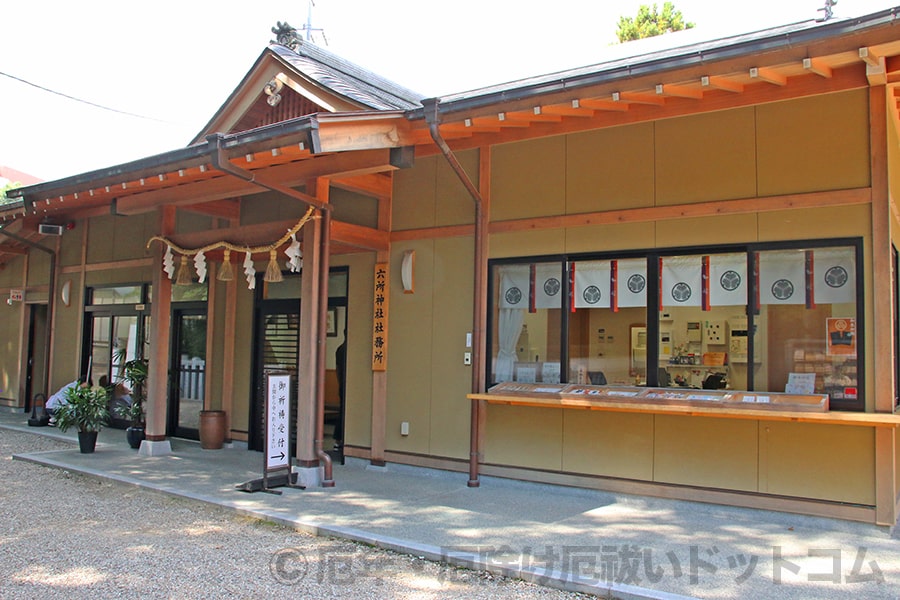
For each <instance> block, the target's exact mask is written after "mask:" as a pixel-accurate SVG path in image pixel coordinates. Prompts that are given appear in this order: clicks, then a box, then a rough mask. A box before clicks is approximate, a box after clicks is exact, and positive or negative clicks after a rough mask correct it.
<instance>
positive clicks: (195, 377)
mask: <svg viewBox="0 0 900 600" xmlns="http://www.w3.org/2000/svg"><path fill="white" fill-rule="evenodd" d="M205 387H206V361H205V360H204V359H202V358H200V357H197V356H195V357H193V358H188V356H187V355H186V354H185V355H182V357H181V365H180V366H179V368H178V388H179V389H180V390H181V398H182V399H183V400H200V401H201V402H202V401H203V396H204V394H203V391H204V389H205Z"/></svg>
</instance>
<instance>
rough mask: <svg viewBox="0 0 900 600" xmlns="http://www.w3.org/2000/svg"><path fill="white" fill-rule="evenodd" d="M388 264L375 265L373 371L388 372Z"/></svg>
mask: <svg viewBox="0 0 900 600" xmlns="http://www.w3.org/2000/svg"><path fill="white" fill-rule="evenodd" d="M389 282H390V279H389V278H388V264H387V263H377V264H376V265H375V290H374V292H375V293H374V295H373V297H372V306H373V312H372V315H373V319H372V370H373V371H385V370H387V335H388V331H387V323H388V295H389V291H390V285H389Z"/></svg>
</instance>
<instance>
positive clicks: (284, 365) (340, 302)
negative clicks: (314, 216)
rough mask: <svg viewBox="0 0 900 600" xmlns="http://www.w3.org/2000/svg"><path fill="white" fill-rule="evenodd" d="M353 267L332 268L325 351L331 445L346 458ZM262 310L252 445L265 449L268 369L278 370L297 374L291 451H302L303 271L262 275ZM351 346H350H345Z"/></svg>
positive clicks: (259, 295)
mask: <svg viewBox="0 0 900 600" xmlns="http://www.w3.org/2000/svg"><path fill="white" fill-rule="evenodd" d="M348 280H349V270H348V269H347V267H336V268H333V269H332V270H331V274H330V277H329V284H328V296H329V298H328V318H327V322H326V332H325V333H326V336H325V352H326V372H325V439H324V443H325V446H324V448H325V450H328V451H332V449H333V448H334V449H335V452H336V453H337V457H338V458H341V454H342V447H337V448H335V436H336V435H339V436H342V431H343V427H344V421H345V413H346V410H345V408H344V406H345V403H344V402H343V401H342V399H341V394H342V392H343V389H345V388H344V384H345V379H346V369H345V368H344V367H345V364H346V363H345V359H344V358H343V357H342V358H341V359H340V366H338V364H337V363H338V357H339V356H342V353H339V352H338V348H339V347H340V346H341V345H342V344H343V342H344V339H345V334H346V331H347V284H348ZM256 289H257V298H256V313H255V318H254V338H253V339H254V352H253V381H252V394H253V399H252V402H251V405H250V427H249V429H250V431H249V435H248V443H247V445H248V447H249V448H250V449H251V450H259V451H262V449H263V441H264V432H265V423H264V422H263V419H264V417H265V385H266V375H267V374H268V373H271V372H274V371H278V372H287V373H290V374H291V398H290V402H291V436H290V440H291V455H292V456H296V444H297V421H296V417H297V391H298V388H299V382H298V379H297V365H298V362H299V357H300V349H301V344H302V343H304V341H303V340H301V339H300V277H299V276H297V275H291V274H285V276H284V281H283V282H281V283H278V284H274V285H270V286H265V285H263V284H262V282H261V281H257V286H256ZM345 348H346V346H345Z"/></svg>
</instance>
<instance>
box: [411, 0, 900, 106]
mask: <svg viewBox="0 0 900 600" xmlns="http://www.w3.org/2000/svg"><path fill="white" fill-rule="evenodd" d="M898 18H900V7H894V8H890V9H886V10H882V11H879V12H877V13H873V14H871V15H866V16H864V17H857V18H852V19H840V20H839V19H835V20H832V21H828V22H827V23H824V24H813V25H812V26H804V25H807V22H804V23H797V24H794V25H793V26H784V27H778V28H772V29H770V30H767V31H768V33H767V31H762V32H758V33H757V34H751V35H750V36H747V35H743V36H734V37H732V38H724V39H721V40H712V41H707V42H702V43H696V44H690V45H687V46H684V47H682V48H676V49H672V50H669V51H662V52H658V53H655V55H654V54H645V55H641V56H635V57H630V58H627V59H620V60H614V61H609V62H608V63H601V64H598V65H594V66H593V67H583V68H578V69H571V70H567V71H563V72H560V73H557V74H555V75H554V76H553V77H552V78H547V79H543V80H538V81H531V82H529V80H520V81H518V82H511V83H510V84H508V85H505V86H496V87H493V88H485V89H483V90H474V91H472V92H471V93H470V94H452V95H449V96H447V97H445V98H443V99H442V109H441V112H442V113H443V114H444V115H447V114H449V113H456V112H461V111H472V110H476V109H479V108H485V107H488V106H492V105H495V104H498V103H506V102H516V101H521V100H528V99H531V98H536V97H540V96H544V95H547V94H554V93H560V92H566V91H571V90H577V89H580V88H584V87H590V86H596V85H600V84H611V83H615V82H618V81H627V80H629V79H634V78H637V77H644V76H648V75H654V74H659V73H663V72H666V71H674V70H677V69H686V68H690V67H697V66H700V65H705V64H709V63H712V62H718V61H723V60H729V59H733V58H740V57H744V56H750V55H755V54H761V53H770V52H774V51H779V50H784V49H788V48H793V47H797V46H805V45H809V44H812V43H816V42H819V41H823V40H826V39H828V38H835V37H840V36H846V35H852V34H857V33H863V32H865V31H867V30H870V29H875V28H878V27H889V26H894V25H896V24H897V20H898ZM809 23H814V22H812V21H810V22H809ZM786 28H787V29H788V31H785V29H786ZM775 32H778V33H775ZM748 37H749V39H748ZM676 51H677V54H673V53H674V52H676ZM588 68H589V69H590V71H589V72H584V71H585V70H586V69H588ZM422 104H423V105H425V102H423V103H422ZM428 111H429V109H428V108H427V107H425V108H423V109H415V110H411V111H409V112H408V113H407V118H408V119H410V120H417V119H421V118H425V119H426V121H427V119H428V116H427V114H428Z"/></svg>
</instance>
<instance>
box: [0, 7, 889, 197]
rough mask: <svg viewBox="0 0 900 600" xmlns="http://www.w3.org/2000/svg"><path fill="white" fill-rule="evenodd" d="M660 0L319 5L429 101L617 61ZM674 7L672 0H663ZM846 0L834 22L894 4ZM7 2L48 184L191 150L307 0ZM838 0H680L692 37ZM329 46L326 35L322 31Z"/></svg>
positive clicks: (25, 133)
mask: <svg viewBox="0 0 900 600" xmlns="http://www.w3.org/2000/svg"><path fill="white" fill-rule="evenodd" d="M648 3H652V0H616V1H615V2H611V1H609V0H557V1H556V2H537V1H535V0H450V1H448V2H436V1H432V0H381V1H375V0H315V7H314V8H313V11H312V16H313V26H314V27H317V28H323V29H324V30H325V36H326V37H327V39H328V45H327V48H328V49H329V50H330V51H332V52H334V53H335V54H338V55H340V56H342V57H344V58H346V59H348V60H351V61H353V62H356V63H357V64H359V65H361V66H364V67H366V68H368V69H369V70H371V71H374V72H376V73H378V74H380V75H382V76H384V77H387V78H388V79H391V80H393V81H396V82H397V83H399V84H401V85H404V86H405V87H408V88H411V89H413V90H416V91H419V92H421V93H422V94H423V97H429V96H436V95H442V94H448V93H453V92H461V91H466V90H469V89H473V88H477V87H481V86H485V85H490V84H495V83H501V82H504V81H510V80H514V79H519V78H523V77H528V76H532V75H539V74H544V73H550V72H554V71H558V70H562V69H567V68H572V67H579V66H584V65H588V64H593V63H597V62H602V61H603V60H604V53H607V54H608V53H609V51H610V50H609V45H610V44H612V43H614V42H615V30H616V23H617V22H618V18H619V17H620V16H622V15H625V16H632V17H633V16H634V15H635V14H636V13H637V8H638V6H639V5H641V4H648ZM657 3H658V4H659V6H660V7H661V6H662V3H663V2H662V0H657ZM894 3H895V2H892V1H890V0H840V1H839V4H838V5H837V6H836V7H835V16H836V17H850V16H859V15H864V14H868V13H872V12H876V11H879V10H882V9H885V8H890V7H891V6H892V5H894ZM4 4H5V6H4V7H3V8H2V10H0V32H2V33H0V72H2V73H5V74H8V75H13V76H15V77H19V78H22V79H25V80H28V81H30V82H32V83H35V84H38V85H41V86H43V87H47V88H50V89H53V90H55V91H58V92H62V93H64V94H67V95H70V96H74V97H77V98H80V99H83V100H87V101H90V102H94V103H97V104H101V105H103V106H108V107H111V108H115V109H117V110H120V111H125V112H129V113H135V114H139V115H144V116H147V117H152V118H153V119H155V120H147V119H140V118H135V117H130V116H125V115H120V114H115V113H113V112H109V111H106V110H101V109H99V108H95V107H92V106H88V105H85V104H81V103H78V102H75V101H72V100H69V99H66V98H62V97H60V96H56V95H53V94H49V93H47V92H44V91H40V90H37V89H35V88H33V87H30V86H28V85H25V84H23V83H20V82H18V81H14V80H12V79H10V78H8V77H4V76H0V165H6V166H9V167H13V168H15V169H18V170H20V171H24V172H26V173H30V174H32V175H35V176H37V177H41V178H43V179H46V180H50V179H57V178H61V177H66V176H69V175H75V174H78V173H82V172H85V171H90V170H93V169H100V168H104V167H109V166H112V165H116V164H119V163H123V162H127V161H130V160H135V159H139V158H143V157H146V156H150V155H153V154H157V153H160V152H164V151H167V150H173V149H176V148H179V147H182V146H184V145H186V144H187V143H188V142H189V141H190V140H191V138H192V137H193V136H194V135H195V134H196V133H197V132H198V131H199V130H200V129H201V128H202V127H203V126H204V125H205V124H206V122H207V121H208V120H209V118H210V117H211V116H212V115H213V114H214V113H215V111H216V110H217V109H218V108H219V107H220V106H221V104H222V102H224V100H225V99H226V98H227V96H228V95H229V94H230V93H231V91H232V90H233V89H234V88H235V86H236V85H237V84H238V83H239V82H240V80H241V78H242V77H243V76H244V74H246V72H247V71H248V70H249V69H250V67H251V66H252V65H253V63H254V61H255V60H256V59H257V57H258V56H259V55H260V53H261V52H262V51H263V49H264V48H265V47H266V45H267V44H268V42H269V40H271V39H273V38H274V35H273V34H272V33H271V28H272V27H273V26H274V25H275V23H276V21H287V22H289V23H290V24H291V25H292V26H294V27H297V28H299V27H301V26H302V25H303V24H304V23H305V22H306V20H307V10H308V1H307V0H290V1H288V0H258V1H257V2H247V1H246V0H242V1H236V0H180V1H177V2H176V1H174V0H155V1H154V2H140V3H138V2H128V1H122V0H81V1H74V0H29V1H15V0H8V1H7V2H5V3H4ZM824 4H825V1H824V0H730V1H728V0H675V6H676V8H677V9H679V10H681V12H682V14H684V16H685V18H686V19H687V20H688V21H692V22H694V23H696V25H697V29H696V31H695V32H694V34H705V36H706V37H718V36H720V35H727V34H733V33H742V32H748V31H754V30H757V29H762V28H766V27H770V26H774V25H782V24H787V23H794V22H797V21H805V20H809V19H814V18H816V16H818V14H819V13H817V9H818V8H820V7H822V6H824ZM316 41H317V42H318V43H319V44H320V45H321V44H322V38H321V34H317V37H316Z"/></svg>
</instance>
